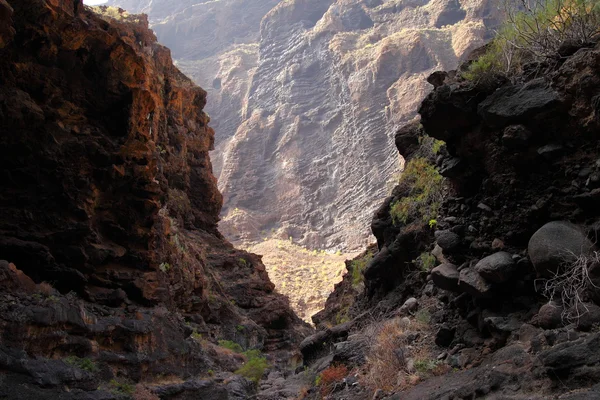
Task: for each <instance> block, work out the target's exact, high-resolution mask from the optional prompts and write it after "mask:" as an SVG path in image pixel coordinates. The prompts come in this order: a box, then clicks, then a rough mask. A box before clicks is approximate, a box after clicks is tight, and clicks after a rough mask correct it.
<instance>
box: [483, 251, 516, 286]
mask: <svg viewBox="0 0 600 400" xmlns="http://www.w3.org/2000/svg"><path fill="white" fill-rule="evenodd" d="M516 267H517V264H516V263H515V261H514V260H513V258H512V255H511V254H510V253H507V252H505V251H500V252H498V253H494V254H492V255H490V256H487V257H485V258H484V259H482V260H481V261H479V262H478V263H477V264H475V271H477V272H478V273H479V275H481V276H482V277H483V278H484V279H485V280H486V281H488V282H492V283H504V282H506V281H508V280H509V279H510V278H511V276H512V275H513V274H514V272H515V270H516Z"/></svg>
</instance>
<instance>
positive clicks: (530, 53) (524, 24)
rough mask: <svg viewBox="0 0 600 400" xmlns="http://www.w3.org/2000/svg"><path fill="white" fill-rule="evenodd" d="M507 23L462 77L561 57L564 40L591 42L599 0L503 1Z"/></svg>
mask: <svg viewBox="0 0 600 400" xmlns="http://www.w3.org/2000/svg"><path fill="white" fill-rule="evenodd" d="M504 9H505V13H506V22H505V24H504V25H503V26H502V27H501V28H500V29H499V30H498V32H497V35H496V38H495V39H494V40H493V41H492V42H491V43H490V44H489V46H488V49H487V51H486V52H485V53H484V54H483V55H481V56H480V57H479V58H478V59H477V60H475V61H474V62H473V63H472V64H471V65H470V67H469V69H468V70H467V71H465V72H464V73H463V77H464V78H466V79H468V80H471V81H481V80H485V79H489V78H490V77H492V76H493V75H494V74H496V73H502V74H505V75H509V76H510V75H513V74H518V73H519V72H520V69H521V66H522V65H523V64H524V63H527V62H531V61H533V62H539V61H548V60H552V59H558V58H560V54H559V49H560V47H561V45H562V44H563V43H565V42H569V43H573V44H580V45H583V44H585V43H588V42H590V41H591V40H592V39H593V38H594V37H595V36H597V35H598V34H599V33H600V0H505V2H504Z"/></svg>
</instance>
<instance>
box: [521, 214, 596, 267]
mask: <svg viewBox="0 0 600 400" xmlns="http://www.w3.org/2000/svg"><path fill="white" fill-rule="evenodd" d="M593 249H594V244H593V243H592V242H590V241H589V239H588V238H587V237H586V235H585V234H584V233H583V232H582V230H581V228H579V227H578V226H576V225H574V224H571V223H569V222H564V221H555V222H549V223H547V224H546V225H544V226H542V227H541V228H540V229H538V230H537V231H536V232H535V234H534V235H533V236H532V237H531V239H530V240H529V245H528V247H527V250H528V253H529V258H530V259H531V262H532V263H533V266H534V267H535V269H536V270H537V271H538V272H539V273H540V274H543V275H548V274H550V275H551V274H552V273H555V272H556V271H557V270H558V268H559V267H560V266H561V265H563V264H565V263H569V262H572V261H574V260H575V259H576V258H577V257H579V256H580V255H582V254H583V255H585V254H588V253H589V252H590V251H592V250H593Z"/></svg>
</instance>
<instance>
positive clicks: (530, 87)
mask: <svg viewBox="0 0 600 400" xmlns="http://www.w3.org/2000/svg"><path fill="white" fill-rule="evenodd" d="M558 104H559V96H558V94H557V93H556V92H555V91H554V90H553V89H552V88H551V87H550V85H549V84H548V83H547V81H546V80H545V78H538V79H534V80H532V81H529V82H527V83H525V84H523V85H514V86H511V85H507V86H505V87H502V88H500V89H498V90H496V91H495V92H494V93H493V94H492V95H491V96H488V98H487V99H485V100H484V101H482V102H481V103H480V104H479V107H478V112H479V114H480V115H481V116H482V117H483V119H484V121H485V122H486V123H487V124H488V125H490V126H493V127H501V126H507V125H509V124H511V123H512V124H515V123H517V124H518V123H519V122H521V121H527V120H529V119H530V118H531V117H532V116H534V115H536V114H539V113H543V112H547V111H549V110H551V109H552V108H554V107H556V106H558Z"/></svg>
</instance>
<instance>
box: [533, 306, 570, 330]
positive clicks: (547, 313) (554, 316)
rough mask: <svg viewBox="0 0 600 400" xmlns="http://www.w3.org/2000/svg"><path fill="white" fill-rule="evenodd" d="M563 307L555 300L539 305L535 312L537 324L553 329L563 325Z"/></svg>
mask: <svg viewBox="0 0 600 400" xmlns="http://www.w3.org/2000/svg"><path fill="white" fill-rule="evenodd" d="M563 310H564V309H563V308H562V306H561V305H559V304H557V303H555V302H549V303H547V304H544V305H543V306H542V307H540V310H539V311H538V313H537V325H539V326H540V327H541V328H544V329H555V328H558V327H559V326H561V325H563V318H562V314H563Z"/></svg>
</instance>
